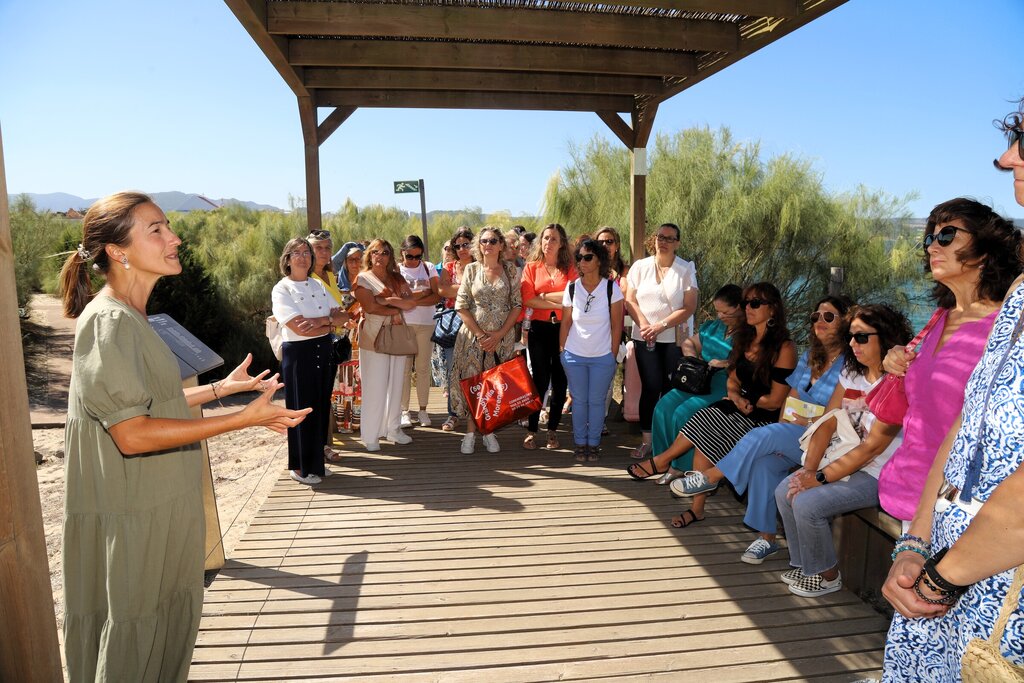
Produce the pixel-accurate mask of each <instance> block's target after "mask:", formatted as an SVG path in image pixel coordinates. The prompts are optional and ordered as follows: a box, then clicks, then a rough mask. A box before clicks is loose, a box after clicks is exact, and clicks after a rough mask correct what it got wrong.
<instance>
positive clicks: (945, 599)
mask: <svg viewBox="0 0 1024 683" xmlns="http://www.w3.org/2000/svg"><path fill="white" fill-rule="evenodd" d="M923 576H924V571H923V570H922V572H921V573H920V574H918V576H917V580H916V581H914V592H915V593H917V597H919V598H921V599H922V600H924V601H925V602H927V603H928V604H929V605H947V606H948V605H952V604H953V603H955V602H956V601H957V598H959V597H960V595H961V593H954V592H947V591H939V594H940V595H941V596H942V597H941V598H938V599H935V598H929V597H927V596H926V595H925V594H924V593H922V592H921V578H922V577H923ZM929 587H931V586H929Z"/></svg>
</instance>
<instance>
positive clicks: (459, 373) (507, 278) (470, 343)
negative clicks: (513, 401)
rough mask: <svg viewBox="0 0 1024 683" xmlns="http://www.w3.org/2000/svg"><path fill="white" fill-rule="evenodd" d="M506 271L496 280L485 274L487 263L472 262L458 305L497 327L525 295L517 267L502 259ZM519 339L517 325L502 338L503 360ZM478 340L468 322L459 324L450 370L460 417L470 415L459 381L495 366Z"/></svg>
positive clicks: (484, 325) (455, 409)
mask: <svg viewBox="0 0 1024 683" xmlns="http://www.w3.org/2000/svg"><path fill="white" fill-rule="evenodd" d="M502 266H503V269H504V273H503V274H502V275H501V276H500V277H499V278H498V279H497V281H495V282H490V281H488V280H487V277H486V276H485V275H484V269H483V265H482V264H480V263H470V264H469V265H467V266H466V269H465V270H464V271H463V273H462V283H461V284H460V285H459V295H458V296H457V297H456V298H455V309H456V310H458V311H468V312H469V313H471V314H472V315H473V318H475V319H476V322H477V324H478V325H480V327H482V328H484V329H485V330H496V329H498V328H499V327H501V326H502V324H504V322H505V319H506V318H507V317H508V314H509V312H510V311H511V310H512V309H515V308H522V306H523V298H522V295H521V294H520V292H519V282H517V281H516V279H515V276H516V267H515V265H514V264H512V263H508V262H503V263H502ZM515 343H516V328H515V325H513V326H512V327H511V328H510V329H509V331H508V332H507V333H506V334H505V336H504V337H503V338H502V340H501V343H500V344H499V345H498V348H497V349H496V350H495V352H496V353H497V354H498V358H499V359H500V360H501V361H506V360H508V359H509V358H511V357H512V347H513V346H515ZM486 356H487V357H486V358H485V357H484V353H483V351H482V350H481V349H480V345H479V343H477V340H476V337H475V336H474V335H473V333H472V332H470V331H469V328H468V327H467V326H466V325H463V326H462V327H461V328H459V334H458V336H457V337H456V338H455V353H454V357H453V359H452V369H451V372H450V373H449V382H450V385H449V387H448V396H449V397H450V399H451V404H452V408H451V412H452V413H454V414H455V415H458V416H459V417H466V415H467V412H468V411H467V409H466V399H465V397H464V396H463V395H462V387H461V386H460V385H459V381H460V380H463V379H466V378H467V377H472V376H473V375H476V374H478V373H480V372H481V371H483V370H484V369H485V368H490V367H494V364H495V363H494V356H493V355H492V354H486Z"/></svg>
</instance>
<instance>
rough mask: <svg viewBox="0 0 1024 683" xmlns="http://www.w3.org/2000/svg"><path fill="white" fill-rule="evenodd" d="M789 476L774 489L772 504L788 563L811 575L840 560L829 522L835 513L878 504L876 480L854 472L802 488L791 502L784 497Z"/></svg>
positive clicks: (834, 564) (787, 487) (830, 566)
mask: <svg viewBox="0 0 1024 683" xmlns="http://www.w3.org/2000/svg"><path fill="white" fill-rule="evenodd" d="M787 491H789V477H786V478H784V479H783V480H782V482H780V483H779V485H778V487H776V489H775V503H776V504H777V505H778V506H779V513H780V514H781V515H782V524H783V526H785V527H786V542H787V543H788V544H789V563H790V564H791V565H793V566H794V567H800V568H801V569H803V572H804V574H806V575H807V576H811V575H813V574H820V573H822V572H823V571H825V570H828V569H832V567H835V566H836V564H837V563H838V562H839V561H838V560H837V559H836V547H835V545H834V544H833V543H832V528H831V524H830V523H831V521H832V518H833V517H835V516H836V515H839V514H842V513H844V512H850V511H851V510H859V509H861V508H866V507H871V506H874V505H878V480H877V479H875V478H874V477H872V476H871V475H870V474H865V473H864V472H854V473H853V474H851V475H850V480H849V481H835V482H832V483H830V484H825V485H823V486H815V487H814V488H811V489H807V490H806V491H801V492H800V493H799V494H798V495H797V496H796V498H794V499H793V502H792V503H791V502H790V501H788V500H786V492H787Z"/></svg>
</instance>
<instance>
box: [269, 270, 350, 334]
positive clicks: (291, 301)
mask: <svg viewBox="0 0 1024 683" xmlns="http://www.w3.org/2000/svg"><path fill="white" fill-rule="evenodd" d="M271 301H272V306H273V312H274V317H275V318H277V322H278V323H280V325H281V336H282V338H283V339H284V340H285V341H286V342H296V341H305V340H307V339H316V337H304V336H302V335H300V334H296V333H295V332H292V331H291V330H290V329H288V327H287V325H286V324H285V323H287V322H288V321H289V320H291V319H292V318H297V317H299V316H300V315H301V316H302V317H303V318H323V317H325V316H328V315H330V313H331V309H332V308H337V307H338V303H337V302H336V301H335V300H334V297H332V296H331V295H330V294H328V293H327V289H326V288H325V287H324V285H323V283H322V282H320V281H319V280H317V279H315V278H311V277H310V278H306V279H305V280H303V281H302V282H296V281H295V280H293V279H291V278H290V277H283V278H281V280H280V281H279V282H278V283H277V284H276V285H274V290H273V292H272V293H271ZM327 334H329V332H325V333H324V334H323V335H317V336H321V337H322V336H325V335H327Z"/></svg>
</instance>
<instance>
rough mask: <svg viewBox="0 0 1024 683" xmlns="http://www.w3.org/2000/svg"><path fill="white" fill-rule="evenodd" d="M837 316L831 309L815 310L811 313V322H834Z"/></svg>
mask: <svg viewBox="0 0 1024 683" xmlns="http://www.w3.org/2000/svg"><path fill="white" fill-rule="evenodd" d="M838 317H839V316H837V315H836V314H835V313H833V312H832V311H815V312H814V313H811V322H812V323H816V322H818V321H819V320H824V321H825V322H827V323H834V322H835V321H836V318H838Z"/></svg>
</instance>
